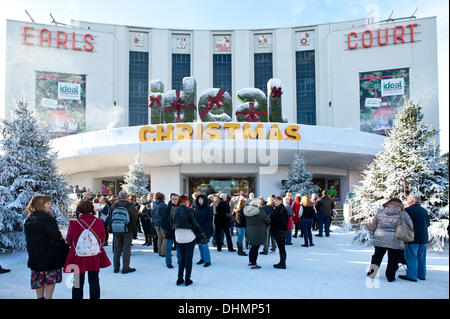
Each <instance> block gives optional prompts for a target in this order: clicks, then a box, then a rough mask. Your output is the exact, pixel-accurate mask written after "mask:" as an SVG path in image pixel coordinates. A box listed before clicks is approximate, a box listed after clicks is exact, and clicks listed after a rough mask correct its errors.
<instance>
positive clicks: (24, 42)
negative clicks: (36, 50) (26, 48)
mask: <svg viewBox="0 0 450 319" xmlns="http://www.w3.org/2000/svg"><path fill="white" fill-rule="evenodd" d="M27 30H34V28H33V27H29V26H24V27H23V35H22V38H23V44H31V45H32V44H33V43H32V42H28V41H27V37H32V36H33V35H32V34H28V33H27Z"/></svg>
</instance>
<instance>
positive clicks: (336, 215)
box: [331, 208, 344, 226]
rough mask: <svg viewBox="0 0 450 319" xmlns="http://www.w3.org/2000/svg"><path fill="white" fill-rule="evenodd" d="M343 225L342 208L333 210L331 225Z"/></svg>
mask: <svg viewBox="0 0 450 319" xmlns="http://www.w3.org/2000/svg"><path fill="white" fill-rule="evenodd" d="M343 223H344V209H343V208H335V209H333V220H332V221H331V224H332V225H337V226H341V225H342V224H343Z"/></svg>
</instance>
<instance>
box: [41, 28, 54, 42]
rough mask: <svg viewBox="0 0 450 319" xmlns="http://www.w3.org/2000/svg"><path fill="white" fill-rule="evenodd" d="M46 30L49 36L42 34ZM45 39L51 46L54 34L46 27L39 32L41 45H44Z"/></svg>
mask: <svg viewBox="0 0 450 319" xmlns="http://www.w3.org/2000/svg"><path fill="white" fill-rule="evenodd" d="M44 31H45V32H47V38H44V37H43V36H42V34H43V33H44ZM44 41H45V42H47V43H48V46H50V45H51V43H52V34H51V33H50V30H49V29H46V28H43V29H41V31H40V32H39V45H40V46H42V42H44Z"/></svg>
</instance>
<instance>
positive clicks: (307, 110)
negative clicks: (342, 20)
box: [296, 51, 316, 125]
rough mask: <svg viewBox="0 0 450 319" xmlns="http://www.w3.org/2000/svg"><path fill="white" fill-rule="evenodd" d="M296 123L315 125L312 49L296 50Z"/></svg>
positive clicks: (314, 78)
mask: <svg viewBox="0 0 450 319" xmlns="http://www.w3.org/2000/svg"><path fill="white" fill-rule="evenodd" d="M296 80H297V81H296V88H297V123H299V124H310V125H316V75H315V60H314V51H298V52H296Z"/></svg>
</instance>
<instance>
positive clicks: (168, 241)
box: [166, 239, 180, 265]
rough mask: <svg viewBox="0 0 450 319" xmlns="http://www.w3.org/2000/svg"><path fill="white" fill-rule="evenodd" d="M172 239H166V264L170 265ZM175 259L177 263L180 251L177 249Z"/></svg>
mask: <svg viewBox="0 0 450 319" xmlns="http://www.w3.org/2000/svg"><path fill="white" fill-rule="evenodd" d="M173 243H174V240H173V239H166V265H172V246H173ZM177 259H178V263H180V251H179V250H178V249H177Z"/></svg>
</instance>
